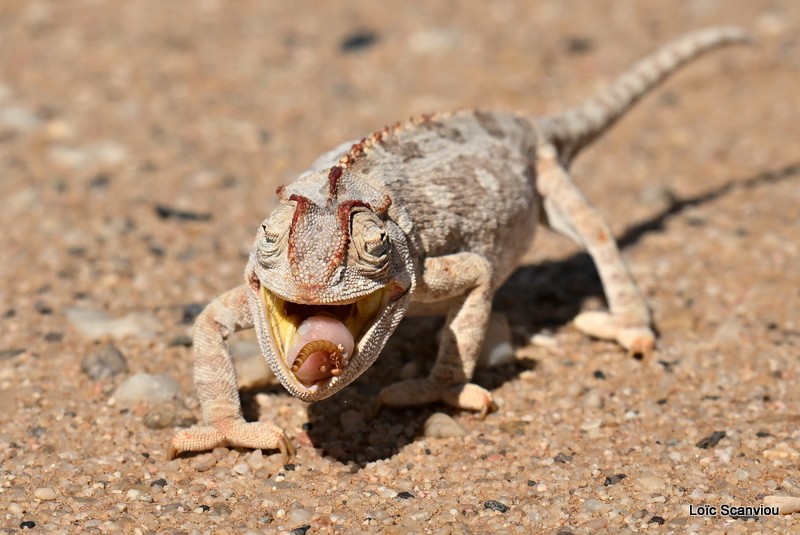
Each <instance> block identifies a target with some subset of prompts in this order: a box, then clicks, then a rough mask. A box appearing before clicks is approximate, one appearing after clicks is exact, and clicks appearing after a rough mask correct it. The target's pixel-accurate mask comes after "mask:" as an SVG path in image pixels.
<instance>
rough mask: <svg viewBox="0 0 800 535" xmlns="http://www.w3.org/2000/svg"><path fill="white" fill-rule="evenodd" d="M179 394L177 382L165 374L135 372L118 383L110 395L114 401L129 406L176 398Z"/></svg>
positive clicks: (153, 403) (156, 402)
mask: <svg viewBox="0 0 800 535" xmlns="http://www.w3.org/2000/svg"><path fill="white" fill-rule="evenodd" d="M179 395H180V386H179V385H178V382H177V381H176V380H175V379H173V378H172V377H170V376H169V375H167V374H163V373H162V374H149V373H137V374H136V375H131V376H130V377H128V378H127V379H125V381H124V382H123V383H122V384H120V385H119V386H118V387H117V389H116V390H115V391H114V394H113V395H112V399H114V401H115V403H116V404H117V405H118V406H120V407H124V408H130V407H133V406H134V405H136V404H137V403H148V404H151V405H155V404H158V403H164V402H167V401H171V400H173V399H175V398H177V397H178V396H179Z"/></svg>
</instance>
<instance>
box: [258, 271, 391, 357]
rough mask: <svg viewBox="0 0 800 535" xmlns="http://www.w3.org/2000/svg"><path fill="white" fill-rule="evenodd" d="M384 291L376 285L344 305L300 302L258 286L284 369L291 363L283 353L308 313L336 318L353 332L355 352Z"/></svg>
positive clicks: (377, 312)
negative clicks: (374, 288)
mask: <svg viewBox="0 0 800 535" xmlns="http://www.w3.org/2000/svg"><path fill="white" fill-rule="evenodd" d="M387 294H388V292H387V290H386V289H385V288H380V289H378V290H375V291H374V292H372V293H370V294H368V295H366V296H364V297H362V298H360V299H357V300H356V301H354V302H352V303H348V304H345V305H302V304H299V303H293V302H292V301H286V300H285V299H281V298H280V297H278V296H277V295H275V294H274V293H272V292H271V291H269V290H268V289H267V288H266V287H263V286H262V291H261V295H262V298H263V300H264V315H265V316H266V320H267V323H269V327H270V330H271V331H272V338H273V340H274V341H275V345H276V346H277V347H278V351H279V352H280V357H281V359H282V361H283V363H284V364H286V368H287V370H288V369H290V368H291V366H292V363H291V362H287V361H286V354H287V352H288V350H289V347H290V346H291V345H292V342H294V340H295V337H296V336H297V329H298V327H300V324H301V323H302V322H303V321H304V320H305V319H307V318H309V317H311V316H330V317H334V318H337V319H338V320H339V321H341V322H342V323H343V324H344V326H345V327H347V330H348V331H350V334H351V335H353V340H354V341H355V347H356V348H355V349H354V350H353V354H355V353H357V352H358V343H359V342H360V340H361V337H362V336H364V333H366V332H367V330H368V329H369V328H370V327H371V326H372V324H373V323H374V321H375V319H376V318H377V317H378V314H379V313H380V311H381V310H382V309H383V307H384V306H385V304H386V297H387ZM348 360H349V359H348ZM345 365H346V364H345Z"/></svg>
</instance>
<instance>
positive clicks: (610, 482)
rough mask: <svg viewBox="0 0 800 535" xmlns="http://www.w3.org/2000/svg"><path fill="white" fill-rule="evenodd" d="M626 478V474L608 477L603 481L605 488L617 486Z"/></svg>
mask: <svg viewBox="0 0 800 535" xmlns="http://www.w3.org/2000/svg"><path fill="white" fill-rule="evenodd" d="M626 477H628V476H626V475H625V474H614V475H613V476H608V477H606V480H605V481H603V486H604V487H608V486H609V485H616V484H617V483H619V482H620V481H622V480H623V479H625V478H626Z"/></svg>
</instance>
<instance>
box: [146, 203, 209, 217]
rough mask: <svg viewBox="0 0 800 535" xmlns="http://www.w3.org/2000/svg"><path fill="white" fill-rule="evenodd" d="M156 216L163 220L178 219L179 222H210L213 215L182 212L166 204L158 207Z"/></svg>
mask: <svg viewBox="0 0 800 535" xmlns="http://www.w3.org/2000/svg"><path fill="white" fill-rule="evenodd" d="M156 215H157V216H158V217H160V218H161V219H177V220H179V221H210V220H211V214H207V213H201V212H191V211H189V210H181V209H179V208H174V207H172V206H167V205H165V204H157V205H156Z"/></svg>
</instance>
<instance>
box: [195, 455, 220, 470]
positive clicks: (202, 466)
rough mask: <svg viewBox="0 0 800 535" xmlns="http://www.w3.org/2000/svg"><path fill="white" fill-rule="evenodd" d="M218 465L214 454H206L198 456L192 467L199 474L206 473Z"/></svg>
mask: <svg viewBox="0 0 800 535" xmlns="http://www.w3.org/2000/svg"><path fill="white" fill-rule="evenodd" d="M216 464H217V458H216V457H215V456H214V454H213V453H204V454H201V455H198V456H197V457H195V458H194V459H193V460H192V467H193V468H194V469H195V470H197V471H198V472H205V471H207V470H211V469H212V468H214V466H215V465H216Z"/></svg>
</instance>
